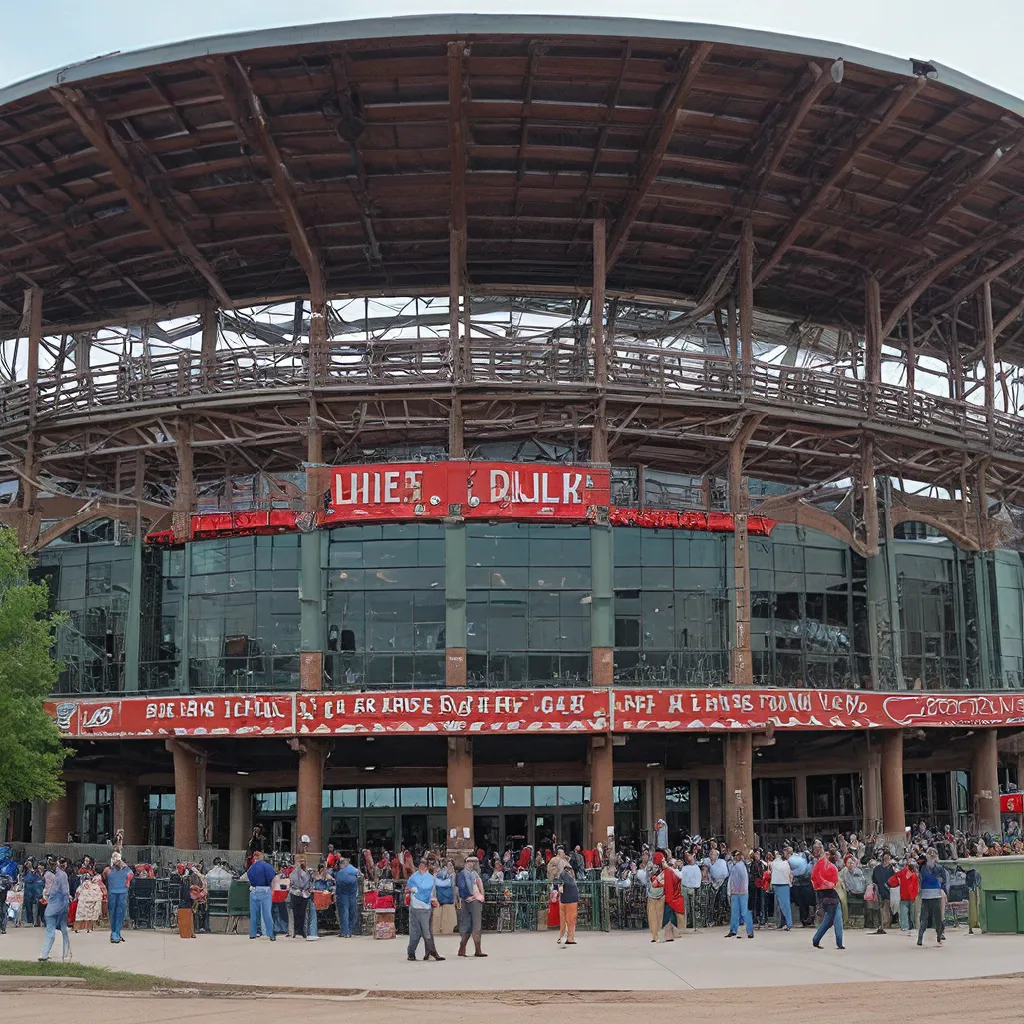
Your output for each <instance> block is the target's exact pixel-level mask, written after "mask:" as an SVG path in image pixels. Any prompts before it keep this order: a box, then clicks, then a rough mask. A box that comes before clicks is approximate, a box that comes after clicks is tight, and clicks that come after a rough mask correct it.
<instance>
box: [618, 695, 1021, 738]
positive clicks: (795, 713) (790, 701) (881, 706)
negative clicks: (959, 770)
mask: <svg viewBox="0 0 1024 1024" xmlns="http://www.w3.org/2000/svg"><path fill="white" fill-rule="evenodd" d="M613 700H614V709H613V728H614V730H615V731H616V732H666V731H668V732H672V731H679V730H692V731H694V732H707V731H717V730H722V731H729V732H736V731H741V730H760V729H767V728H769V727H771V728H776V729H879V728H881V729H894V728H899V727H911V726H913V727H920V726H960V725H978V726H981V725H1024V694H1021V695H1016V696H1013V695H1006V696H1004V695H1002V694H972V695H971V696H963V695H960V694H943V695H940V694H930V693H920V692H911V693H877V692H874V691H870V692H869V691H865V690H803V689H801V690H774V689H773V690H767V689H766V690H618V689H617V690H615V691H614V693H613Z"/></svg>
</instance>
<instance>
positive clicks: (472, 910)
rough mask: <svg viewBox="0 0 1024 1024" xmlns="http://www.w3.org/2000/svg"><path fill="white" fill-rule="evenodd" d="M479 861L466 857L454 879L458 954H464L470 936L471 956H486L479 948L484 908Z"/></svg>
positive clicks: (475, 858)
mask: <svg viewBox="0 0 1024 1024" xmlns="http://www.w3.org/2000/svg"><path fill="white" fill-rule="evenodd" d="M479 867H480V861H479V859H478V858H477V857H467V858H466V862H465V865H464V866H463V868H462V870H461V871H460V872H459V873H458V875H457V877H456V879H455V888H456V891H457V892H458V894H459V938H460V940H461V941H460V942H459V956H465V955H466V946H467V945H468V943H469V939H470V936H471V935H472V937H473V945H474V946H475V947H476V952H475V953H474V954H473V956H480V957H483V956H487V954H486V953H484V952H483V950H481V948H480V937H481V933H482V921H483V908H484V883H483V882H482V881H481V880H480V871H479Z"/></svg>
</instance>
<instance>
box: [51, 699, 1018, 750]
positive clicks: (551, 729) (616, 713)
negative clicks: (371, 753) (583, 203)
mask: <svg viewBox="0 0 1024 1024" xmlns="http://www.w3.org/2000/svg"><path fill="white" fill-rule="evenodd" d="M45 707H46V710H47V711H48V712H49V713H50V714H51V715H52V716H53V718H54V719H55V721H56V722H57V725H58V727H59V728H60V730H61V732H62V733H64V734H65V735H67V736H79V737H83V736H88V737H95V738H110V737H119V736H137V737H147V736H152V737H173V736H299V735H323V736H345V735H367V734H374V733H377V734H381V733H393V734H396V735H401V734H408V735H417V734H418V735H446V734H452V733H455V734H477V735H486V734H489V733H493V734H509V733H537V732H541V733H555V732H581V733H599V732H608V731H613V732H623V733H639V732H682V731H690V732H697V733H700V732H739V731H763V730H766V729H820V730H827V729H896V728H919V727H932V728H951V727H957V726H966V727H981V726H1024V694H1019V695H1004V694H981V693H975V694H971V695H970V696H965V695H962V694H945V695H940V694H929V693H920V692H909V693H908V692H904V693H876V692H870V691H863V690H804V689H800V690H781V689H770V690H769V689H763V690H761V689H757V690H753V689H751V690H714V689H707V690H647V689H615V690H563V689H559V688H551V689H540V690H401V691H386V690H381V691H376V692H370V693H324V692H310V691H302V692H298V693H287V694H260V695H252V694H232V695H218V696H181V697H162V698H149V697H124V698H121V699H120V700H112V701H102V700H81V701H73V700H68V701H48V702H46V704H45Z"/></svg>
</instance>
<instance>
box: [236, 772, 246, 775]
mask: <svg viewBox="0 0 1024 1024" xmlns="http://www.w3.org/2000/svg"><path fill="white" fill-rule="evenodd" d="M235 774H236V775H248V774H249V773H248V772H235Z"/></svg>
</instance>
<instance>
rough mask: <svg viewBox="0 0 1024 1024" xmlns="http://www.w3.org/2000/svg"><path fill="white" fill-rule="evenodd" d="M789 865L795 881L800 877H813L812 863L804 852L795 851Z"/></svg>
mask: <svg viewBox="0 0 1024 1024" xmlns="http://www.w3.org/2000/svg"><path fill="white" fill-rule="evenodd" d="M789 867H790V870H791V871H792V872H793V880H794V881H795V880H796V879H798V878H810V877H811V865H810V864H809V863H808V861H807V858H806V857H805V856H804V855H803V854H800V853H794V854H793V856H792V857H790V858H789Z"/></svg>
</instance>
